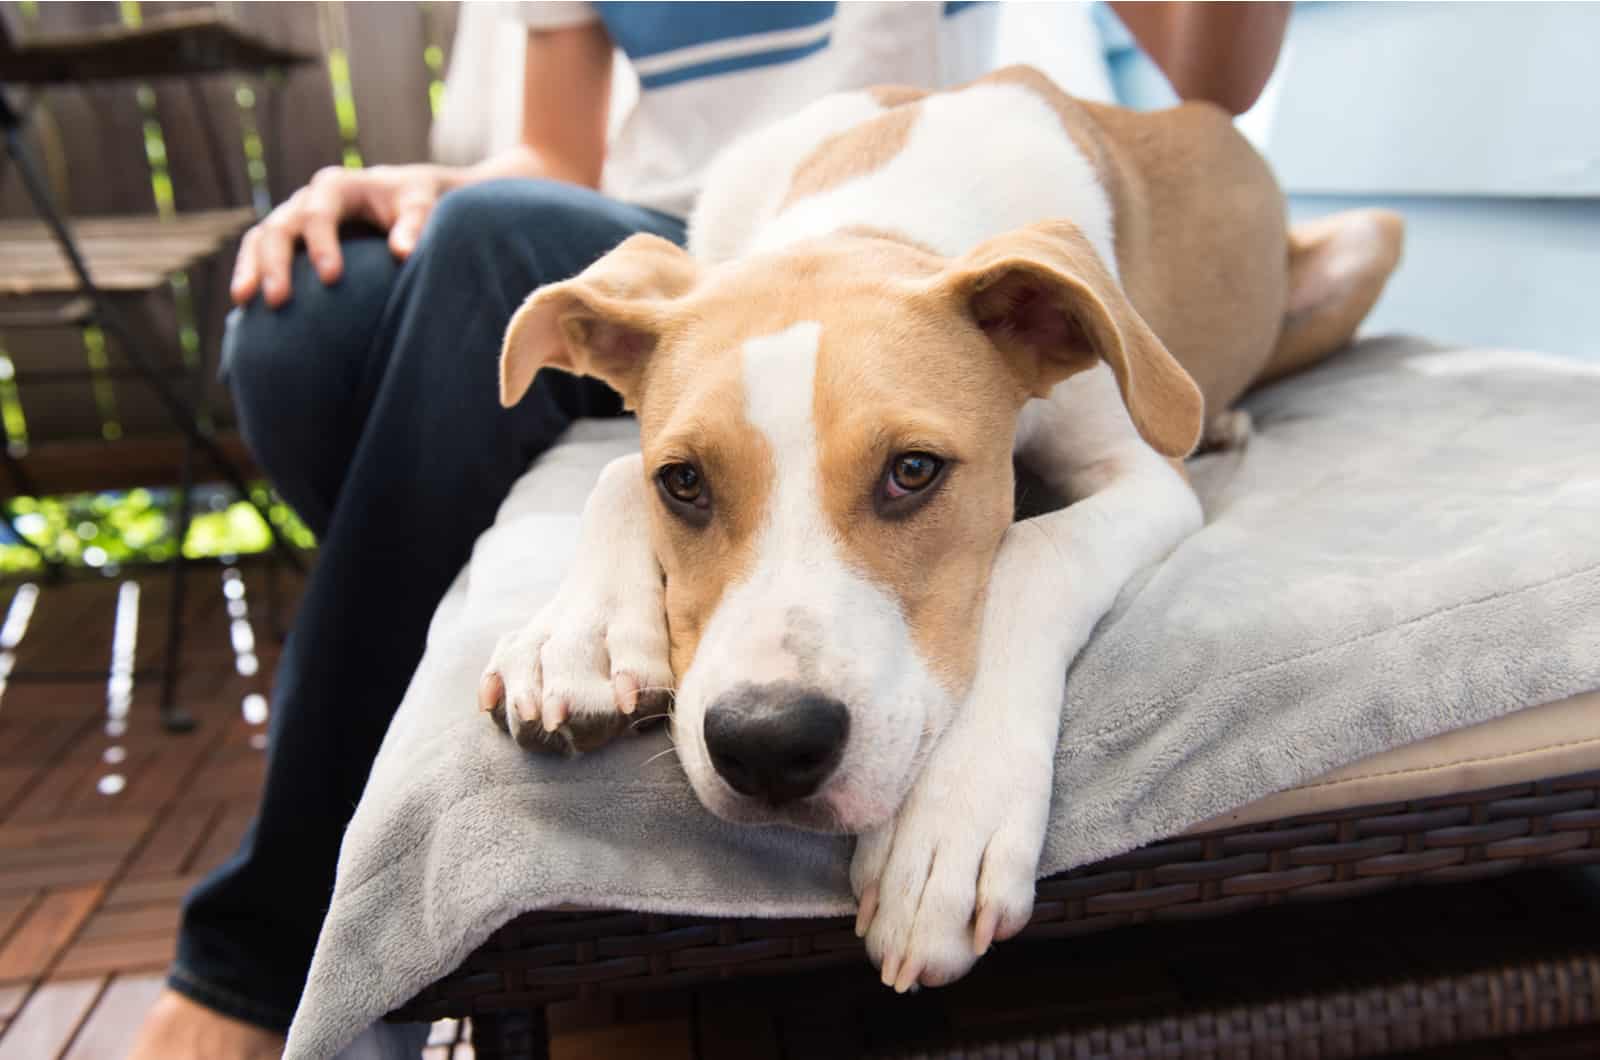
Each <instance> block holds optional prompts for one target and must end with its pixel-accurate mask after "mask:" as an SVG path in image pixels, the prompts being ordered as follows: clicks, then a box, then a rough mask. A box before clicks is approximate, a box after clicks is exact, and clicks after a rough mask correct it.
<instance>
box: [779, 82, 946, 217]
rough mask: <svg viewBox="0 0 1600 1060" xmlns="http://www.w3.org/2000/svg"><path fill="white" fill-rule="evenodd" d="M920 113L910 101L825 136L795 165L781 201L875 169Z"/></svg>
mask: <svg viewBox="0 0 1600 1060" xmlns="http://www.w3.org/2000/svg"><path fill="white" fill-rule="evenodd" d="M921 113H922V108H921V107H920V106H919V105H918V104H917V103H915V102H909V103H906V104H904V105H901V106H896V107H894V108H893V109H891V110H887V111H885V112H884V113H882V114H880V115H878V116H877V117H875V118H869V119H867V120H866V121H864V122H861V123H860V124H859V125H856V126H853V127H851V128H849V129H846V130H845V131H844V132H842V133H836V134H834V135H833V136H830V137H828V138H827V139H826V140H824V141H822V143H820V144H818V145H817V147H816V150H814V151H812V152H811V154H809V155H807V156H806V158H805V159H804V161H802V162H801V163H800V165H799V166H798V167H796V169H795V171H794V177H793V179H791V180H790V182H789V194H788V195H787V196H786V197H785V198H784V200H783V205H784V206H788V205H789V204H790V203H793V202H796V201H798V200H800V199H804V198H807V197H809V196H812V195H816V194H818V193H820V192H824V191H827V190H828V189H830V188H834V187H838V186H839V185H840V184H843V183H845V182H846V181H849V180H854V179H855V178H857V177H863V176H866V175H867V174H868V173H872V172H875V171H876V170H878V169H879V168H881V167H882V166H883V165H884V164H885V163H886V162H888V161H889V160H890V159H891V158H894V157H895V156H896V155H898V154H899V153H900V151H901V149H903V148H904V147H905V144H906V140H907V138H909V137H910V136H911V128H912V126H914V125H915V124H916V123H917V118H918V116H920V114H921Z"/></svg>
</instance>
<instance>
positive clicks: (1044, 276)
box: [936, 221, 1204, 458]
mask: <svg viewBox="0 0 1600 1060" xmlns="http://www.w3.org/2000/svg"><path fill="white" fill-rule="evenodd" d="M936 283H937V284H938V285H939V287H940V291H941V294H942V295H944V296H945V297H949V298H953V299H955V300H956V301H957V302H958V303H959V304H961V305H963V306H964V307H965V309H966V312H967V313H968V315H969V316H970V317H971V319H972V321H973V322H974V323H975V324H976V325H977V326H978V328H979V329H981V330H982V331H983V333H984V334H985V335H986V336H987V337H988V339H989V341H990V342H991V343H992V344H993V345H994V347H995V348H996V349H997V350H999V351H1000V352H1001V353H1002V354H1003V355H1005V356H1006V357H1007V358H1008V359H1010V361H1011V363H1012V365H1013V367H1014V369H1015V370H1016V372H1017V375H1018V377H1019V379H1020V380H1021V381H1022V385H1023V387H1024V388H1025V389H1026V390H1027V391H1028V392H1029V393H1030V394H1032V395H1034V396H1035V397H1044V396H1045V395H1047V394H1048V393H1050V390H1051V388H1052V387H1054V386H1055V385H1056V384H1057V383H1059V382H1061V381H1062V380H1063V379H1066V378H1067V377H1068V376H1070V375H1073V374H1075V373H1077V372H1080V371H1083V370H1084V369H1086V368H1090V367H1093V365H1094V364H1095V362H1096V361H1097V360H1104V361H1105V362H1106V363H1107V364H1108V365H1110V366H1111V371H1112V372H1113V374H1115V375H1116V377H1117V385H1118V386H1119V387H1120V388H1121V389H1122V400H1123V401H1124V403H1126V404H1127V406H1128V414H1129V415H1130V416H1131V417H1132V419H1133V424H1134V426H1135V427H1137V428H1138V429H1139V433H1140V435H1142V436H1143V437H1144V440H1145V441H1146V442H1148V443H1149V444H1150V446H1151V448H1153V449H1155V450H1157V451H1158V452H1160V453H1162V454H1163V455H1165V456H1169V457H1174V458H1181V457H1185V456H1188V455H1189V453H1190V452H1192V451H1193V450H1194V447H1195V444H1196V443H1197V442H1198V441H1199V440H1200V428H1201V424H1202V419H1203V416H1204V407H1203V406H1204V399H1203V398H1202V397H1201V395H1200V390H1199V388H1198V387H1196V386H1195V384H1194V380H1193V379H1191V378H1189V373H1187V372H1185V371H1184V370H1183V367H1182V366H1181V365H1180V364H1178V362H1177V361H1176V360H1174V359H1173V356H1172V354H1171V353H1169V352H1167V348H1166V346H1165V345H1163V344H1162V342H1161V340H1160V339H1159V338H1157V337H1156V334H1155V332H1153V331H1151V330H1150V326H1149V325H1148V324H1146V323H1145V322H1144V320H1143V318H1141V317H1140V316H1139V313H1138V311H1137V310H1135V309H1134V308H1133V306H1132V304H1131V303H1129V301H1128V298H1127V296H1126V295H1124V294H1123V293H1122V288H1121V286H1120V285H1119V284H1118V283H1117V281H1116V280H1115V279H1113V278H1112V276H1111V274H1110V272H1109V271H1107V269H1106V267H1105V265H1104V264H1103V263H1102V262H1101V260H1100V256H1099V255H1098V254H1097V253H1095V250H1094V247H1093V246H1091V245H1090V243H1089V241H1088V240H1087V239H1086V238H1084V235H1083V232H1082V231H1080V230H1079V228H1078V226H1077V225H1075V224H1072V223H1071V222H1070V221H1044V222H1041V223H1039V224H1034V225H1029V226H1027V227H1026V228H1019V229H1016V230H1015V231H1012V232H1007V233H1006V234H1004V235H1001V236H996V237H995V238H993V239H990V240H988V241H986V242H984V243H981V244H979V245H978V246H977V247H975V248H973V250H972V251H971V252H970V253H968V254H967V255H966V256H965V257H963V258H961V259H959V260H957V261H955V262H953V263H952V264H951V266H950V267H949V268H948V269H946V270H945V271H944V273H943V274H942V275H941V276H940V277H939V279H938V280H937V281H936Z"/></svg>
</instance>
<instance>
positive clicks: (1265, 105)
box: [0, 0, 1600, 574]
mask: <svg viewBox="0 0 1600 1060" xmlns="http://www.w3.org/2000/svg"><path fill="white" fill-rule="evenodd" d="M515 6H516V5H515V4H512V3H494V2H483V3H469V4H465V5H458V4H453V3H431V2H430V3H397V2H385V3H360V4H355V3H348V4H347V3H340V2H337V0H333V2H318V3H305V4H274V3H266V4H228V3H219V4H210V3H138V2H122V3H113V2H91V3H76V4H65V3H48V2H47V3H37V2H15V0H8V2H6V3H3V4H0V19H3V24H4V26H5V29H6V32H7V34H8V37H9V39H10V40H11V41H12V42H14V43H17V44H21V43H25V42H28V41H30V40H40V39H52V38H59V37H60V36H61V35H68V36H71V35H74V34H76V35H80V36H81V35H83V34H92V33H95V32H104V31H107V30H108V29H111V28H113V27H124V28H126V27H138V26H141V25H156V24H161V23H163V22H166V21H170V20H174V19H178V20H182V19H185V18H187V19H205V18H221V19H223V20H226V21H227V22H229V23H231V24H234V25H237V26H240V27H244V28H245V29H247V30H248V31H249V32H251V33H253V34H256V35H258V36H259V37H261V38H263V39H266V40H269V41H272V42H274V43H275V44H276V45H278V46H281V48H282V49H284V55H285V56H288V55H294V56H296V57H297V59H296V60H295V61H280V62H277V63H262V64H261V65H260V68H259V69H245V68H241V69H239V70H237V71H235V72H231V73H209V74H194V75H185V74H184V73H183V71H181V70H177V71H175V72H174V75H173V76H165V77H160V78H150V79H148V80H138V79H132V80H130V79H122V80H107V81H103V82H96V83H93V84H71V85H50V86H44V87H33V88H30V87H26V86H18V87H16V88H14V89H12V94H13V95H14V96H15V97H16V98H15V99H14V103H16V104H17V105H18V106H19V107H21V108H23V109H25V110H26V113H27V115H28V123H27V125H26V127H25V136H26V139H27V141H28V143H29V145H30V147H31V148H32V149H33V150H34V152H35V157H36V158H38V159H40V160H41V161H42V164H43V168H44V171H45V173H46V175H47V178H48V182H49V184H50V189H51V191H52V193H53V194H54V195H55V197H56V200H57V201H58V202H60V203H61V204H62V206H63V208H64V209H65V211H66V213H67V214H68V215H70V216H71V217H73V218H75V219H79V220H80V221H93V220H94V219H97V218H98V219H105V218H116V219H119V220H120V219H123V218H127V217H129V216H145V217H147V218H151V219H165V220H178V221H181V220H183V219H185V218H189V217H191V216H195V215H197V214H199V215H210V214H211V213H212V212H214V211H223V210H233V211H237V213H236V214H235V216H236V217H240V218H248V217H251V216H256V215H259V214H262V213H264V212H265V211H266V210H267V209H269V208H270V207H271V205H272V204H274V203H275V202H278V201H281V200H282V199H283V198H285V197H287V196H288V195H289V194H290V193H292V192H293V191H294V190H295V189H296V188H298V187H300V186H301V185H302V184H303V183H304V182H305V181H306V180H307V179H308V178H309V177H310V176H311V174H312V173H314V172H315V171H316V169H317V168H319V167H320V166H323V165H330V164H343V165H350V166H357V165H362V164H372V163H381V162H408V161H416V160H419V159H422V158H426V157H430V156H431V157H435V158H439V159H441V160H445V161H454V162H462V161H470V160H475V159H477V158H481V157H483V156H484V155H485V154H488V153H489V152H491V151H492V150H494V149H496V148H498V147H502V146H505V145H506V144H508V143H509V142H511V141H512V140H514V138H515V136H516V130H517V128H518V122H519V120H520V113H519V112H520V106H521V93H520V79H521V64H522V58H523V55H522V33H521V32H520V27H519V25H518V24H517V23H515V22H514V19H515V17H516V15H515ZM1001 8H1002V14H1001V18H1000V20H999V30H998V36H997V39H996V40H995V42H994V48H995V51H996V58H997V61H998V62H1001V63H1008V62H1029V63H1033V64H1034V65H1037V66H1040V67H1041V68H1043V69H1045V70H1046V71H1047V72H1049V73H1050V74H1051V75H1052V76H1054V77H1055V78H1056V79H1057V80H1058V81H1060V82H1061V83H1062V84H1064V85H1065V86H1067V87H1068V88H1069V89H1070V90H1071V91H1073V92H1075V93H1077V94H1079V95H1082V96H1086V97H1089V98H1097V99H1106V100H1114V101H1117V102H1120V103H1123V104H1125V105H1129V106H1134V107H1140V108H1152V107H1160V106H1165V105H1167V104H1169V103H1170V102H1172V101H1173V98H1174V97H1173V95H1172V92H1171V90H1170V89H1169V88H1168V87H1167V85H1166V83H1165V82H1164V80H1163V79H1162V77H1161V74H1160V73H1159V71H1158V70H1157V69H1156V67H1155V65H1154V64H1153V63H1151V62H1150V61H1149V60H1148V59H1147V58H1145V57H1144V56H1143V55H1141V54H1140V53H1139V52H1138V51H1137V49H1135V48H1134V47H1133V45H1132V42H1131V39H1130V38H1129V36H1128V34H1127V33H1126V32H1125V31H1124V30H1123V28H1122V26H1121V25H1120V23H1119V22H1118V21H1117V19H1116V16H1115V15H1114V14H1112V12H1111V10H1110V9H1109V8H1108V7H1107V6H1106V5H1104V4H1100V3H1088V4H1085V3H1037V4H1028V3H1002V4H1001ZM508 20H513V21H508ZM1596 40H1600V5H1597V4H1589V3H1575V4H1558V3H1551V4H1544V3H1459V4H1458V3H1430V4H1410V3H1301V4H1299V5H1297V6H1296V8H1295V11H1294V14H1293V18H1292V22H1291V25H1290V30H1289V35H1288V42H1287V45H1286V47H1285V49H1284V53H1283V58H1282V60H1281V62H1280V64H1279V67H1278V70H1277V72H1276V74H1275V75H1274V77H1273V80H1272V82H1271V83H1270V85H1269V86H1268V89H1267V91H1266V93H1265V94H1264V96H1263V98H1262V100H1261V102H1260V103H1259V104H1258V105H1257V106H1256V107H1255V108H1254V110H1252V111H1251V112H1250V113H1249V114H1247V115H1245V116H1244V117H1243V118H1242V119H1241V120H1240V123H1241V126H1242V128H1244V129H1245V131H1246V132H1247V133H1248V135H1250V136H1251V137H1252V139H1254V140H1255V142H1256V143H1257V144H1258V145H1259V146H1260V148H1261V149H1262V151H1263V152H1264V153H1265V154H1266V155H1267V157H1268V158H1269V159H1270V161H1271V162H1272V163H1273V165H1274V167H1275V169H1276V170H1277V173H1278V175H1279V178H1280V180H1281V181H1282V182H1283V185H1284V187H1285V189H1286V191H1287V192H1288V193H1289V197H1290V204H1291V209H1292V212H1293V213H1294V214H1295V215H1296V216H1314V215H1317V214H1321V213H1326V212H1331V211H1334V210H1338V209H1344V208H1348V207H1350V206H1355V205H1366V204H1376V205H1384V206H1388V207H1390V208H1393V209H1396V210H1399V211H1400V212H1401V213H1403V214H1404V215H1405V216H1406V218H1407V220H1408V222H1409V232H1408V245H1407V256H1406V261H1405V263H1404V265H1403V267H1402V268H1401V270H1400V271H1399V273H1398V275H1397V276H1396V278H1395V279H1394V280H1393V282H1391V284H1390V286H1389V288H1388V290H1387V292H1386V293H1385V295H1384V298H1383V301H1382V302H1381V303H1380V304H1379V306H1378V307H1377V309H1376V311H1375V312H1374V314H1373V315H1372V317H1371V318H1370V321H1369V328H1370V329H1371V330H1373V331H1406V332H1412V333H1417V334H1422V335H1426V336H1428V337H1430V338H1432V339H1435V340H1437V341H1441V342H1461V343H1473V344H1477V345H1486V346H1499V347H1513V348H1519V349H1536V350H1541V351H1546V352H1552V353H1560V354H1568V355H1575V356H1581V357H1589V358H1600V298H1596V297H1595V296H1594V293H1593V292H1594V286H1595V277H1596V276H1600V250H1597V249H1596V248H1597V247H1600V120H1596V119H1597V117H1600V112H1597V109H1596V102H1597V100H1600V69H1597V64H1596V62H1595V58H1594V41H1596ZM245 65H248V64H245ZM635 85H636V81H635V78H634V75H633V73H632V71H631V70H630V69H629V68H628V65H627V62H626V60H622V61H619V62H618V63H617V69H616V86H615V91H614V93H613V127H615V126H617V125H620V123H621V122H623V121H625V120H626V117H627V113H628V110H629V107H630V106H631V104H632V102H633V99H634V98H635V95H636V91H635ZM33 217H34V208H33V206H32V204H31V202H30V200H29V198H28V196H27V195H26V194H25V192H24V189H23V188H22V187H21V186H20V183H19V179H18V176H17V174H16V173H15V172H14V171H13V170H12V169H11V168H6V169H0V223H4V222H7V221H23V220H30V219H33ZM166 231H169V232H170V231H173V229H170V228H169V229H167V230H166ZM236 234H237V233H236V232H233V231H228V230H227V226H226V225H224V226H223V235H222V237H221V238H219V239H217V240H215V244H216V245H215V246H214V247H211V248H210V250H211V252H210V253H207V254H198V255H191V257H192V260H181V259H180V260H177V261H176V263H177V264H179V265H181V266H182V267H181V268H175V269H172V270H171V271H170V272H167V273H165V274H163V275H160V276H158V277H156V278H155V279H152V280H149V282H147V283H145V284H144V285H143V286H142V288H140V289H129V290H127V291H121V292H118V295H117V296H118V298H119V299H120V300H121V302H122V303H124V304H125V305H126V306H127V307H128V309H129V310H130V316H131V317H132V318H133V319H134V320H135V321H136V323H137V324H138V326H139V327H140V328H141V329H143V330H144V331H145V332H147V333H148V334H149V335H150V336H151V338H152V347H153V348H156V349H158V350H159V353H160V355H161V356H162V357H163V358H165V363H164V364H163V365H162V368H161V370H162V371H163V372H166V373H167V374H168V375H169V376H170V377H171V378H173V379H174V380H192V381H193V386H194V387H195V392H196V393H197V394H202V393H203V396H204V398H205V402H204V407H202V408H200V409H199V410H198V419H199V421H200V423H201V425H202V426H203V428H204V429H205V430H207V431H209V432H213V433H214V434H215V436H216V438H217V439H218V440H219V442H220V443H221V444H222V445H223V446H224V448H225V449H227V450H228V451H229V452H230V453H232V454H234V456H235V457H236V458H237V459H238V460H239V461H240V462H241V464H243V463H244V462H245V461H246V459H247V458H246V457H245V456H244V454H243V452H242V447H240V446H239V445H238V444H237V439H236V436H235V435H234V434H233V432H232V420H231V414H230V411H229V409H228V404H227V395H226V392H225V390H224V389H223V388H222V387H220V386H219V385H217V384H216V383H215V381H214V375H215V349H216V341H217V338H218V336H219V335H220V328H221V321H222V315H223V311H224V310H225V301H226V299H225V294H224V293H223V292H222V291H221V288H220V286H219V284H221V283H222V282H224V279H225V277H226V275H227V270H228V267H229V264H230V263H231V260H232V250H233V246H232V241H231V240H232V237H233V236H234V235H236ZM3 245H5V241H4V240H0V246H3ZM13 246H14V247H16V246H17V244H15V243H13ZM21 252H22V250H21V249H14V250H13V251H12V252H6V251H3V250H0V254H8V256H6V257H0V270H5V269H10V270H12V271H20V266H17V265H15V262H16V261H17V260H18V259H17V258H15V257H14V256H9V255H14V254H17V253H21ZM17 286H18V285H17V284H16V283H13V284H12V285H11V289H10V290H8V291H6V293H7V294H9V295H11V296H13V299H14V300H15V299H16V298H17V297H21V300H22V303H23V304H24V306H25V308H31V309H33V310H34V315H35V317H39V316H40V315H41V314H43V315H45V316H48V313H49V312H58V313H60V311H61V308H62V306H63V305H64V304H65V303H68V302H70V298H69V297H68V296H67V294H65V293H63V292H41V291H38V290H34V291H29V292H25V293H24V292H19V291H18V290H17V289H16V288H17ZM12 319H14V318H7V317H5V316H3V315H0V426H3V427H4V433H5V438H4V444H5V463H6V467H5V471H6V472H7V474H6V475H5V476H3V477H0V483H3V488H4V489H5V490H6V498H7V499H6V501H5V508H6V512H7V514H8V515H9V516H10V520H9V525H7V526H0V573H8V574H26V573H30V572H38V571H40V570H45V569H51V568H54V567H57V566H66V567H72V568H90V569H98V570H102V571H106V572H109V573H112V574H115V573H116V572H117V571H118V570H119V569H120V567H121V566H122V565H125V564H128V563H135V564H137V563H147V562H163V561H170V560H171V559H172V558H173V556H174V554H175V553H176V552H177V551H178V545H177V543H176V539H175V532H176V531H177V530H179V529H180V524H182V523H183V522H185V520H183V519H182V518H181V513H177V512H175V511H174V503H175V495H174V493H173V491H172V490H170V489H163V488H162V487H163V486H165V485H170V484H171V483H172V482H173V480H175V478H176V477H177V476H176V474H175V468H176V464H177V462H178V458H179V456H180V453H179V450H178V449H177V448H175V447H173V445H171V444H169V443H173V442H174V441H175V438H174V434H175V432H174V429H173V425H172V422H171V419H170V416H169V414H168V411H167V409H166V408H164V407H163V406H162V404H161V402H160V401H159V400H157V398H156V396H155V395H154V394H152V392H151V390H150V387H149V386H148V385H146V384H147V380H145V379H144V378H142V377H140V376H139V374H138V373H137V372H136V371H134V370H133V369H132V368H131V367H130V365H129V364H128V363H127V362H126V359H125V357H124V356H123V352H122V351H121V350H120V349H119V344H118V342H117V341H116V337H115V336H107V335H105V334H102V333H101V331H100V329H98V328H96V327H94V326H92V325H83V326H79V324H78V323H76V322H75V321H74V320H73V319H72V317H71V315H70V313H63V314H61V315H60V316H59V325H60V326H54V327H52V326H40V324H41V321H39V320H38V319H35V320H34V321H32V322H30V323H29V324H28V326H26V327H19V326H17V325H16V324H15V323H8V320H12ZM44 323H45V324H48V323H49V321H48V320H46V321H44ZM121 486H133V487H138V488H135V489H133V490H131V491H127V490H122V489H117V488H116V487H121ZM255 500H256V501H257V502H258V503H257V504H256V505H255V506H254V507H252V506H251V505H249V504H245V503H242V502H241V501H240V499H239V492H238V490H237V488H232V487H223V488H215V487H210V486H204V485H201V486H197V488H196V492H195V493H194V505H193V511H194V518H193V519H192V520H191V521H189V525H188V526H187V528H186V529H185V530H184V533H183V537H184V543H183V545H182V554H183V555H184V556H185V557H188V558H190V559H196V560H198V559H204V558H207V557H218V556H221V557H230V556H233V555H241V554H252V553H258V552H261V551H262V550H264V549H266V548H267V547H268V546H269V544H270V543H271V537H270V535H269V534H268V532H267V525H266V523H265V522H264V521H263V519H262V514H263V513H264V514H265V515H267V516H268V517H269V518H270V519H271V521H272V523H273V525H274V526H275V527H276V529H277V531H278V533H279V534H280V535H281V537H282V538H283V539H284V540H285V541H286V542H288V543H291V544H292V545H294V546H297V547H301V548H304V547H308V546H310V545H311V544H312V541H311V537H310V535H309V533H308V532H307V531H306V530H305V529H304V528H303V527H301V526H299V525H298V523H297V522H296V521H295V519H294V517H293V513H292V512H291V511H290V510H289V509H287V508H286V507H285V506H283V505H281V504H278V503H276V502H275V501H274V500H272V499H271V498H269V497H268V496H267V494H266V493H265V491H264V490H262V491H258V493H257V496H256V497H255Z"/></svg>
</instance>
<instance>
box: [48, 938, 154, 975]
mask: <svg viewBox="0 0 1600 1060" xmlns="http://www.w3.org/2000/svg"><path fill="white" fill-rule="evenodd" d="M176 953H177V930H176V928H174V929H173V930H172V931H169V932H167V933H166V934H164V935H154V936H148V937H145V938H133V939H106V940H97V939H96V940H84V941H79V942H74V943H73V944H72V945H71V946H69V947H68V948H67V951H66V952H65V953H63V954H62V955H61V958H60V960H59V961H58V962H57V963H56V965H55V966H54V967H53V968H52V969H51V970H50V975H51V977H52V978H60V979H71V978H74V977H77V976H85V975H107V974H110V973H112V972H124V971H133V972H160V971H162V970H164V969H165V968H166V967H167V966H168V965H170V964H171V963H172V959H173V957H174V956H175V955H176Z"/></svg>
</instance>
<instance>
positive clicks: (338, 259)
mask: <svg viewBox="0 0 1600 1060" xmlns="http://www.w3.org/2000/svg"><path fill="white" fill-rule="evenodd" d="M308 190H309V194H308V195H307V197H306V205H305V210H304V212H303V213H302V214H301V217H302V222H301V228H300V238H301V239H303V240H305V244H306V256H307V257H309V258H310V259H311V267H312V268H314V269H316V270H317V277H318V278H319V279H320V280H322V282H323V283H334V282H336V281H337V280H338V279H339V277H340V275H341V274H342V273H343V272H344V258H343V256H342V255H340V253H339V221H340V220H341V219H342V217H343V213H344V210H343V206H342V204H341V202H340V200H339V194H338V192H337V191H335V190H334V189H333V188H331V187H328V186H326V185H324V186H321V187H319V186H317V185H315V184H313V185H312V186H311V188H310V189H308Z"/></svg>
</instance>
